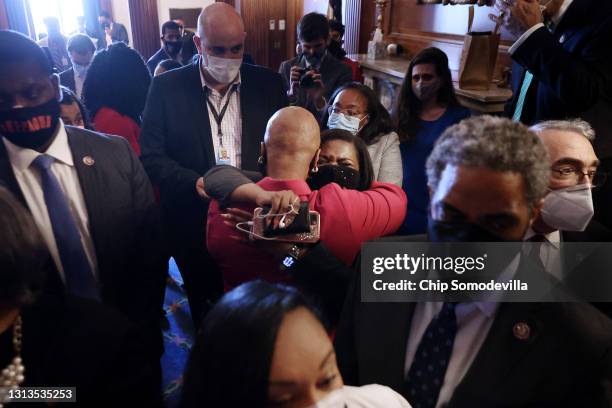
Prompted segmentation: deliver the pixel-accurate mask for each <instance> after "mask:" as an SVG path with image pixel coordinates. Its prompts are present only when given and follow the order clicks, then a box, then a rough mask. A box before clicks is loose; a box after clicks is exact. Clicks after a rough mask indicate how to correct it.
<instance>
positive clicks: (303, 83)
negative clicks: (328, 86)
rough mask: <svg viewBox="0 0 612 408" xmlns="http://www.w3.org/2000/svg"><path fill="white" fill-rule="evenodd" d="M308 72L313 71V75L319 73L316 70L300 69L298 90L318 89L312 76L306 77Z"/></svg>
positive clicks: (317, 84)
mask: <svg viewBox="0 0 612 408" xmlns="http://www.w3.org/2000/svg"><path fill="white" fill-rule="evenodd" d="M310 71H313V72H314V73H315V74H318V73H319V71H318V70H317V69H316V68H312V67H311V68H301V69H300V88H302V89H312V88H318V87H319V86H320V85H319V83H317V82H315V80H314V79H313V78H312V75H308V73H309V72H310Z"/></svg>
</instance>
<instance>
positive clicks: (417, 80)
mask: <svg viewBox="0 0 612 408" xmlns="http://www.w3.org/2000/svg"><path fill="white" fill-rule="evenodd" d="M394 114H395V126H396V129H397V132H398V134H399V140H400V151H401V157H402V166H403V170H404V174H403V183H402V186H403V188H404V191H405V192H406V196H407V197H408V202H409V203H410V211H408V213H407V214H406V219H405V220H404V223H403V225H402V227H401V229H400V233H401V234H402V235H411V234H422V233H424V232H425V230H426V229H427V211H428V208H429V192H428V191H427V178H426V177H425V161H426V160H427V157H429V154H430V153H431V151H432V150H433V147H434V144H435V143H436V140H438V138H439V137H440V135H441V134H442V133H443V132H444V131H445V130H446V129H447V128H448V127H449V126H451V125H454V124H455V123H458V122H460V121H461V120H463V119H465V118H467V117H468V116H470V111H469V110H468V109H465V108H463V107H461V106H460V105H459V102H458V101H457V97H456V95H455V89H454V87H453V80H452V78H451V72H450V69H449V67H448V57H447V56H446V54H445V53H444V52H443V51H441V50H439V49H438V48H427V49H425V50H423V51H421V52H420V53H419V54H418V55H416V56H415V57H414V59H412V61H411V62H410V66H409V68H408V72H407V73H406V77H405V78H404V83H403V84H402V88H401V91H400V94H399V97H398V104H397V107H396V109H395V112H394Z"/></svg>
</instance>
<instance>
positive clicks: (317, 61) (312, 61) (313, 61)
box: [304, 51, 325, 68]
mask: <svg viewBox="0 0 612 408" xmlns="http://www.w3.org/2000/svg"><path fill="white" fill-rule="evenodd" d="M324 55H325V51H320V52H319V51H318V52H315V53H314V54H306V53H304V59H305V60H306V62H307V63H308V65H309V66H311V67H314V68H319V66H320V65H321V60H322V59H323V56H324Z"/></svg>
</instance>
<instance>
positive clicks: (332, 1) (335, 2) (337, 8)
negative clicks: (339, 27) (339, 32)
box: [329, 0, 342, 22]
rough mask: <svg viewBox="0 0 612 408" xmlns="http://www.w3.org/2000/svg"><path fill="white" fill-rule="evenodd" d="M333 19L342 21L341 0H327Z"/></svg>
mask: <svg viewBox="0 0 612 408" xmlns="http://www.w3.org/2000/svg"><path fill="white" fill-rule="evenodd" d="M329 7H331V9H332V16H333V19H334V20H336V21H340V22H342V0H329Z"/></svg>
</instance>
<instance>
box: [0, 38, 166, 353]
mask: <svg viewBox="0 0 612 408" xmlns="http://www.w3.org/2000/svg"><path fill="white" fill-rule="evenodd" d="M0 95H2V99H1V100H0V135H1V136H2V138H1V139H2V140H1V143H0V181H2V182H3V183H4V184H5V185H6V186H7V188H8V189H9V190H10V191H11V192H12V193H13V194H14V195H15V196H16V197H17V198H18V200H19V201H21V202H22V203H23V204H24V205H26V207H27V208H29V210H30V211H31V213H32V215H33V217H34V220H35V222H36V224H37V226H38V227H39V230H40V232H41V234H42V236H43V238H44V240H45V243H46V244H47V246H48V248H49V252H50V253H51V255H52V258H53V263H52V265H50V266H51V267H50V271H49V280H48V286H49V290H60V291H67V292H69V293H70V294H73V295H76V296H80V297H86V298H91V299H94V300H98V301H101V302H102V303H104V304H107V305H109V306H112V307H114V308H115V309H117V310H119V311H120V312H121V313H123V314H124V315H125V316H127V317H128V318H129V319H130V320H131V321H132V322H134V323H136V324H137V325H138V326H140V328H141V329H142V330H143V332H144V334H145V336H146V339H147V341H146V343H144V347H145V348H146V349H147V350H148V352H149V355H150V356H151V358H155V359H159V357H160V356H161V352H162V338H161V330H160V326H159V323H160V318H161V316H162V304H163V296H164V287H165V276H166V271H167V265H166V264H165V263H164V262H165V260H164V256H163V252H164V250H163V248H162V247H161V239H160V238H161V236H160V223H159V217H158V209H157V206H156V204H155V201H154V197H153V191H152V188H151V184H150V182H149V180H148V178H147V175H146V173H145V171H144V169H143V168H142V165H141V164H140V161H139V160H138V158H137V157H136V155H135V153H134V151H133V150H132V149H131V148H130V146H129V144H128V143H127V142H126V140H125V139H123V138H120V137H113V136H106V135H102V134H98V133H94V132H90V131H87V130H81V129H78V128H74V127H70V126H64V125H63V123H62V122H61V121H60V119H59V113H60V107H59V99H60V96H61V93H60V89H59V78H58V76H57V75H56V74H53V73H52V68H51V66H50V64H49V63H48V60H47V59H46V57H45V55H44V53H43V52H42V50H41V49H40V48H39V47H38V46H37V45H36V44H35V43H33V42H32V41H31V40H30V39H28V38H27V37H25V36H23V35H21V34H19V33H16V32H13V31H0Z"/></svg>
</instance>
